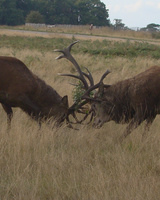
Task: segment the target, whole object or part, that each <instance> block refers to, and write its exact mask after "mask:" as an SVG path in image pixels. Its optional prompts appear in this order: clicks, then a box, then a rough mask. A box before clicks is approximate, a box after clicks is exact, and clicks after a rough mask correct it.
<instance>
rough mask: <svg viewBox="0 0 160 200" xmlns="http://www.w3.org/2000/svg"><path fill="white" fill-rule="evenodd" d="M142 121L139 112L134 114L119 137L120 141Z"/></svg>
mask: <svg viewBox="0 0 160 200" xmlns="http://www.w3.org/2000/svg"><path fill="white" fill-rule="evenodd" d="M143 121H144V118H143V117H142V116H141V117H140V115H139V114H136V115H135V116H134V118H133V119H132V120H131V122H130V123H129V125H128V126H127V127H126V130H125V131H124V133H123V135H122V136H121V138H120V141H122V140H123V139H124V138H126V137H127V136H128V135H129V134H130V133H131V132H132V131H133V130H134V129H136V128H137V127H138V126H139V125H140V124H141V123H142V122H143Z"/></svg>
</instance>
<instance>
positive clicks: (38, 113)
mask: <svg viewBox="0 0 160 200" xmlns="http://www.w3.org/2000/svg"><path fill="white" fill-rule="evenodd" d="M0 103H1V104H2V106H3V108H4V110H5V111H6V113H7V116H8V120H9V123H10V121H11V117H12V115H13V112H12V107H19V108H21V109H22V110H23V111H25V112H26V113H28V114H29V115H30V116H31V117H33V118H34V119H37V120H38V119H42V118H43V119H48V118H51V117H53V118H54V119H56V121H57V122H58V124H59V123H61V122H62V121H64V119H65V116H66V115H67V110H68V99H67V96H65V97H64V98H62V97H61V96H60V95H59V94H58V93H57V92H56V91H55V90H54V89H53V88H52V87H51V86H49V85H47V84H46V83H45V82H44V81H43V80H41V79H40V78H38V77H37V76H36V75H34V74H33V73H32V72H31V71H30V70H29V69H28V68H27V67H26V65H25V64H24V63H23V62H21V61H20V60H18V59H16V58H13V57H2V56H0Z"/></svg>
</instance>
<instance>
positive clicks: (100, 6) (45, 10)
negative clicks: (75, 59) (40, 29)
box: [0, 0, 110, 26]
mask: <svg viewBox="0 0 160 200" xmlns="http://www.w3.org/2000/svg"><path fill="white" fill-rule="evenodd" d="M33 11H34V12H35V11H36V12H37V14H38V13H39V14H40V15H41V16H42V18H43V19H44V23H46V24H75V25H77V24H81V25H86V24H94V25H97V26H109V24H110V21H109V19H108V17H109V14H108V9H106V6H105V4H104V3H102V2H101V1H100V0H12V1H11V0H0V24H1V25H20V24H24V23H25V22H26V17H27V16H28V15H29V14H32V16H33ZM27 20H28V18H27ZM32 20H33V19H32Z"/></svg>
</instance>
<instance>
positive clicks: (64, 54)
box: [54, 41, 88, 90]
mask: <svg viewBox="0 0 160 200" xmlns="http://www.w3.org/2000/svg"><path fill="white" fill-rule="evenodd" d="M77 42H78V41H75V42H73V43H72V44H70V45H69V46H68V47H67V48H66V49H64V50H59V49H56V50H54V51H55V52H61V53H62V55H60V56H58V57H57V58H56V59H61V58H66V59H67V60H69V61H70V62H71V63H72V64H73V65H74V66H75V68H76V70H77V72H78V73H79V76H78V77H77V76H76V77H75V76H74V75H69V74H61V76H72V77H75V78H78V79H80V80H81V81H82V83H83V84H84V87H85V89H86V90H87V89H88V83H87V81H86V79H85V78H84V76H83V72H82V71H81V68H80V66H79V65H78V63H77V62H76V60H75V59H74V58H73V56H72V55H71V54H70V51H71V48H72V46H73V45H74V44H76V43H77Z"/></svg>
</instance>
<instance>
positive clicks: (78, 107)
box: [54, 41, 110, 123]
mask: <svg viewBox="0 0 160 200" xmlns="http://www.w3.org/2000/svg"><path fill="white" fill-rule="evenodd" d="M77 42H78V41H75V42H73V43H72V44H70V45H69V46H68V47H67V48H65V49H64V50H54V51H55V52H61V53H62V55H60V56H58V57H57V58H56V59H61V58H66V59H67V60H69V61H70V62H71V63H72V64H73V65H74V66H75V68H76V70H77V72H78V74H79V75H73V74H60V73H59V74H58V75H60V76H70V77H73V78H76V79H79V80H80V81H81V82H82V83H83V85H84V89H85V91H86V92H85V93H84V94H83V95H82V97H81V101H79V102H75V103H74V104H73V105H72V106H71V107H70V108H69V109H68V116H69V115H70V114H71V115H72V116H73V117H74V119H75V120H76V122H77V123H81V122H82V121H84V120H85V119H86V118H87V117H88V115H89V114H90V113H91V112H92V111H91V110H90V111H89V113H84V112H82V111H81V109H82V108H83V106H84V105H85V104H86V103H88V102H89V101H90V100H94V101H100V100H99V99H97V100H96V99H93V98H91V97H90V92H91V91H93V90H95V89H97V88H98V87H99V85H100V84H101V83H102V82H103V80H104V78H105V77H106V76H107V75H108V74H109V73H110V71H109V70H107V71H106V72H105V73H104V74H103V75H102V77H101V79H100V81H99V82H98V83H97V84H95V85H94V79H93V76H92V74H91V72H90V71H89V69H88V68H86V67H85V69H86V71H87V72H88V73H85V72H83V71H82V70H81V68H80V66H79V65H78V63H77V62H76V60H75V59H74V58H73V56H72V55H71V53H70V52H71V49H72V46H73V45H74V44H76V43H77ZM85 77H86V78H87V79H88V81H89V84H90V86H89V85H88V82H87V80H86V79H85ZM75 111H77V112H79V113H83V114H85V116H84V118H83V119H82V120H81V121H79V120H78V119H77V117H76V115H75ZM68 116H67V118H66V119H67V121H68V122H70V121H69V117H68ZM92 117H93V116H91V119H92Z"/></svg>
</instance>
